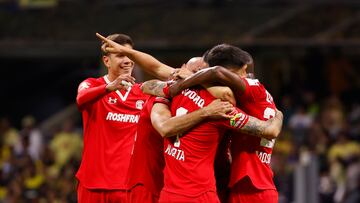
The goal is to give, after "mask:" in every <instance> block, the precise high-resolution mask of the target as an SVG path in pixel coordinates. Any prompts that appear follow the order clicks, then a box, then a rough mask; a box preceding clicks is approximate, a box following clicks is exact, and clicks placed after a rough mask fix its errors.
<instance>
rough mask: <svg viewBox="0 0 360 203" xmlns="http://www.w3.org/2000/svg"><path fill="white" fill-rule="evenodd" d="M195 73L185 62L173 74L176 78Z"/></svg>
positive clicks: (183, 77)
mask: <svg viewBox="0 0 360 203" xmlns="http://www.w3.org/2000/svg"><path fill="white" fill-rule="evenodd" d="M192 74H193V73H192V72H191V71H190V70H189V69H188V68H187V67H186V64H183V65H182V66H181V68H180V69H177V70H176V71H175V72H174V74H173V75H172V76H173V77H174V78H176V79H185V78H187V77H189V76H191V75H192Z"/></svg>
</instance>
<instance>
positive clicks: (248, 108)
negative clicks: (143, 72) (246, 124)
mask: <svg viewBox="0 0 360 203" xmlns="http://www.w3.org/2000/svg"><path fill="white" fill-rule="evenodd" d="M243 80H244V82H245V83H246V89H245V92H244V93H243V94H237V95H236V97H237V100H238V102H239V106H240V107H241V109H242V110H243V111H244V112H245V113H247V114H249V115H251V116H254V117H256V118H258V119H260V120H268V119H269V118H272V117H274V116H275V112H276V106H275V104H274V101H273V98H272V96H271V95H270V93H269V92H268V91H267V90H266V89H265V88H264V86H263V85H262V84H261V83H260V82H259V81H258V80H256V79H248V78H246V79H243ZM274 143H275V140H271V141H270V140H267V139H264V138H259V137H255V136H250V135H245V134H244V135H240V136H239V135H234V136H233V137H232V144H231V154H232V159H233V160H232V164H231V175H230V183H229V186H230V187H232V186H234V185H235V184H236V183H237V182H238V181H240V180H241V179H243V178H245V177H249V178H250V180H251V182H252V184H253V185H254V186H255V187H256V188H258V189H275V185H274V182H273V172H272V170H271V168H270V160H271V154H272V148H273V146H274Z"/></svg>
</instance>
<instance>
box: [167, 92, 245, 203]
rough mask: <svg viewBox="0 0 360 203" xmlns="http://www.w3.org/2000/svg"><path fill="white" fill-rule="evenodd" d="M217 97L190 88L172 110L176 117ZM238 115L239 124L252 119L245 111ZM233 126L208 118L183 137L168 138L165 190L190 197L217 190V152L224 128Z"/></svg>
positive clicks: (174, 102) (178, 99)
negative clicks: (215, 172) (215, 166)
mask: <svg viewBox="0 0 360 203" xmlns="http://www.w3.org/2000/svg"><path fill="white" fill-rule="evenodd" d="M213 100H214V97H213V96H211V94H210V93H209V92H207V91H206V90H204V89H196V88H194V89H187V90H184V91H182V93H181V94H179V95H177V96H176V97H174V98H173V100H172V104H171V113H172V115H173V116H177V115H183V114H186V113H189V112H192V111H195V110H197V109H200V108H202V107H204V106H206V105H208V104H209V103H211V102H212V101H213ZM239 112H240V110H239ZM238 115H241V116H240V119H239V120H238V121H237V122H236V124H235V125H237V126H238V128H241V127H242V126H243V125H245V124H246V122H247V121H248V116H247V115H245V114H242V112H241V113H239V114H238ZM238 118H239V117H238ZM230 128H232V127H231V125H230V121H229V120H225V119H224V120H218V121H210V120H207V121H204V122H202V123H200V124H198V125H196V126H195V127H194V128H193V129H191V130H190V131H189V132H187V133H186V134H185V135H184V136H182V137H172V138H167V139H165V141H164V153H165V163H166V164H165V169H164V188H163V190H164V191H166V192H170V193H175V194H179V195H184V196H189V197H196V196H199V195H201V194H203V193H205V192H208V191H213V192H216V184H215V177H214V159H215V154H216V150H217V146H218V144H219V142H220V141H221V139H222V135H223V133H224V131H225V130H227V129H230ZM160 198H161V197H160Z"/></svg>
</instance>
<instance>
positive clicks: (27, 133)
mask: <svg viewBox="0 0 360 203" xmlns="http://www.w3.org/2000/svg"><path fill="white" fill-rule="evenodd" d="M35 123H36V121H35V118H34V117H32V116H30V115H28V116H25V117H24V118H23V119H22V121H21V124H22V128H23V129H22V130H21V131H20V135H21V137H22V139H24V140H26V141H25V143H26V146H24V147H25V149H24V150H26V151H27V153H28V154H29V155H30V157H31V158H32V159H33V160H34V161H36V160H39V158H40V154H41V152H42V149H43V146H42V145H43V135H42V133H41V132H40V130H39V129H37V128H36V127H35Z"/></svg>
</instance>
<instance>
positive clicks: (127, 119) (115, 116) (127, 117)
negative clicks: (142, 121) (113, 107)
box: [106, 112, 140, 123]
mask: <svg viewBox="0 0 360 203" xmlns="http://www.w3.org/2000/svg"><path fill="white" fill-rule="evenodd" d="M139 117H140V116H139V115H131V114H121V113H113V112H108V114H107V116H106V120H108V121H119V122H124V123H138V122H139Z"/></svg>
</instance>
